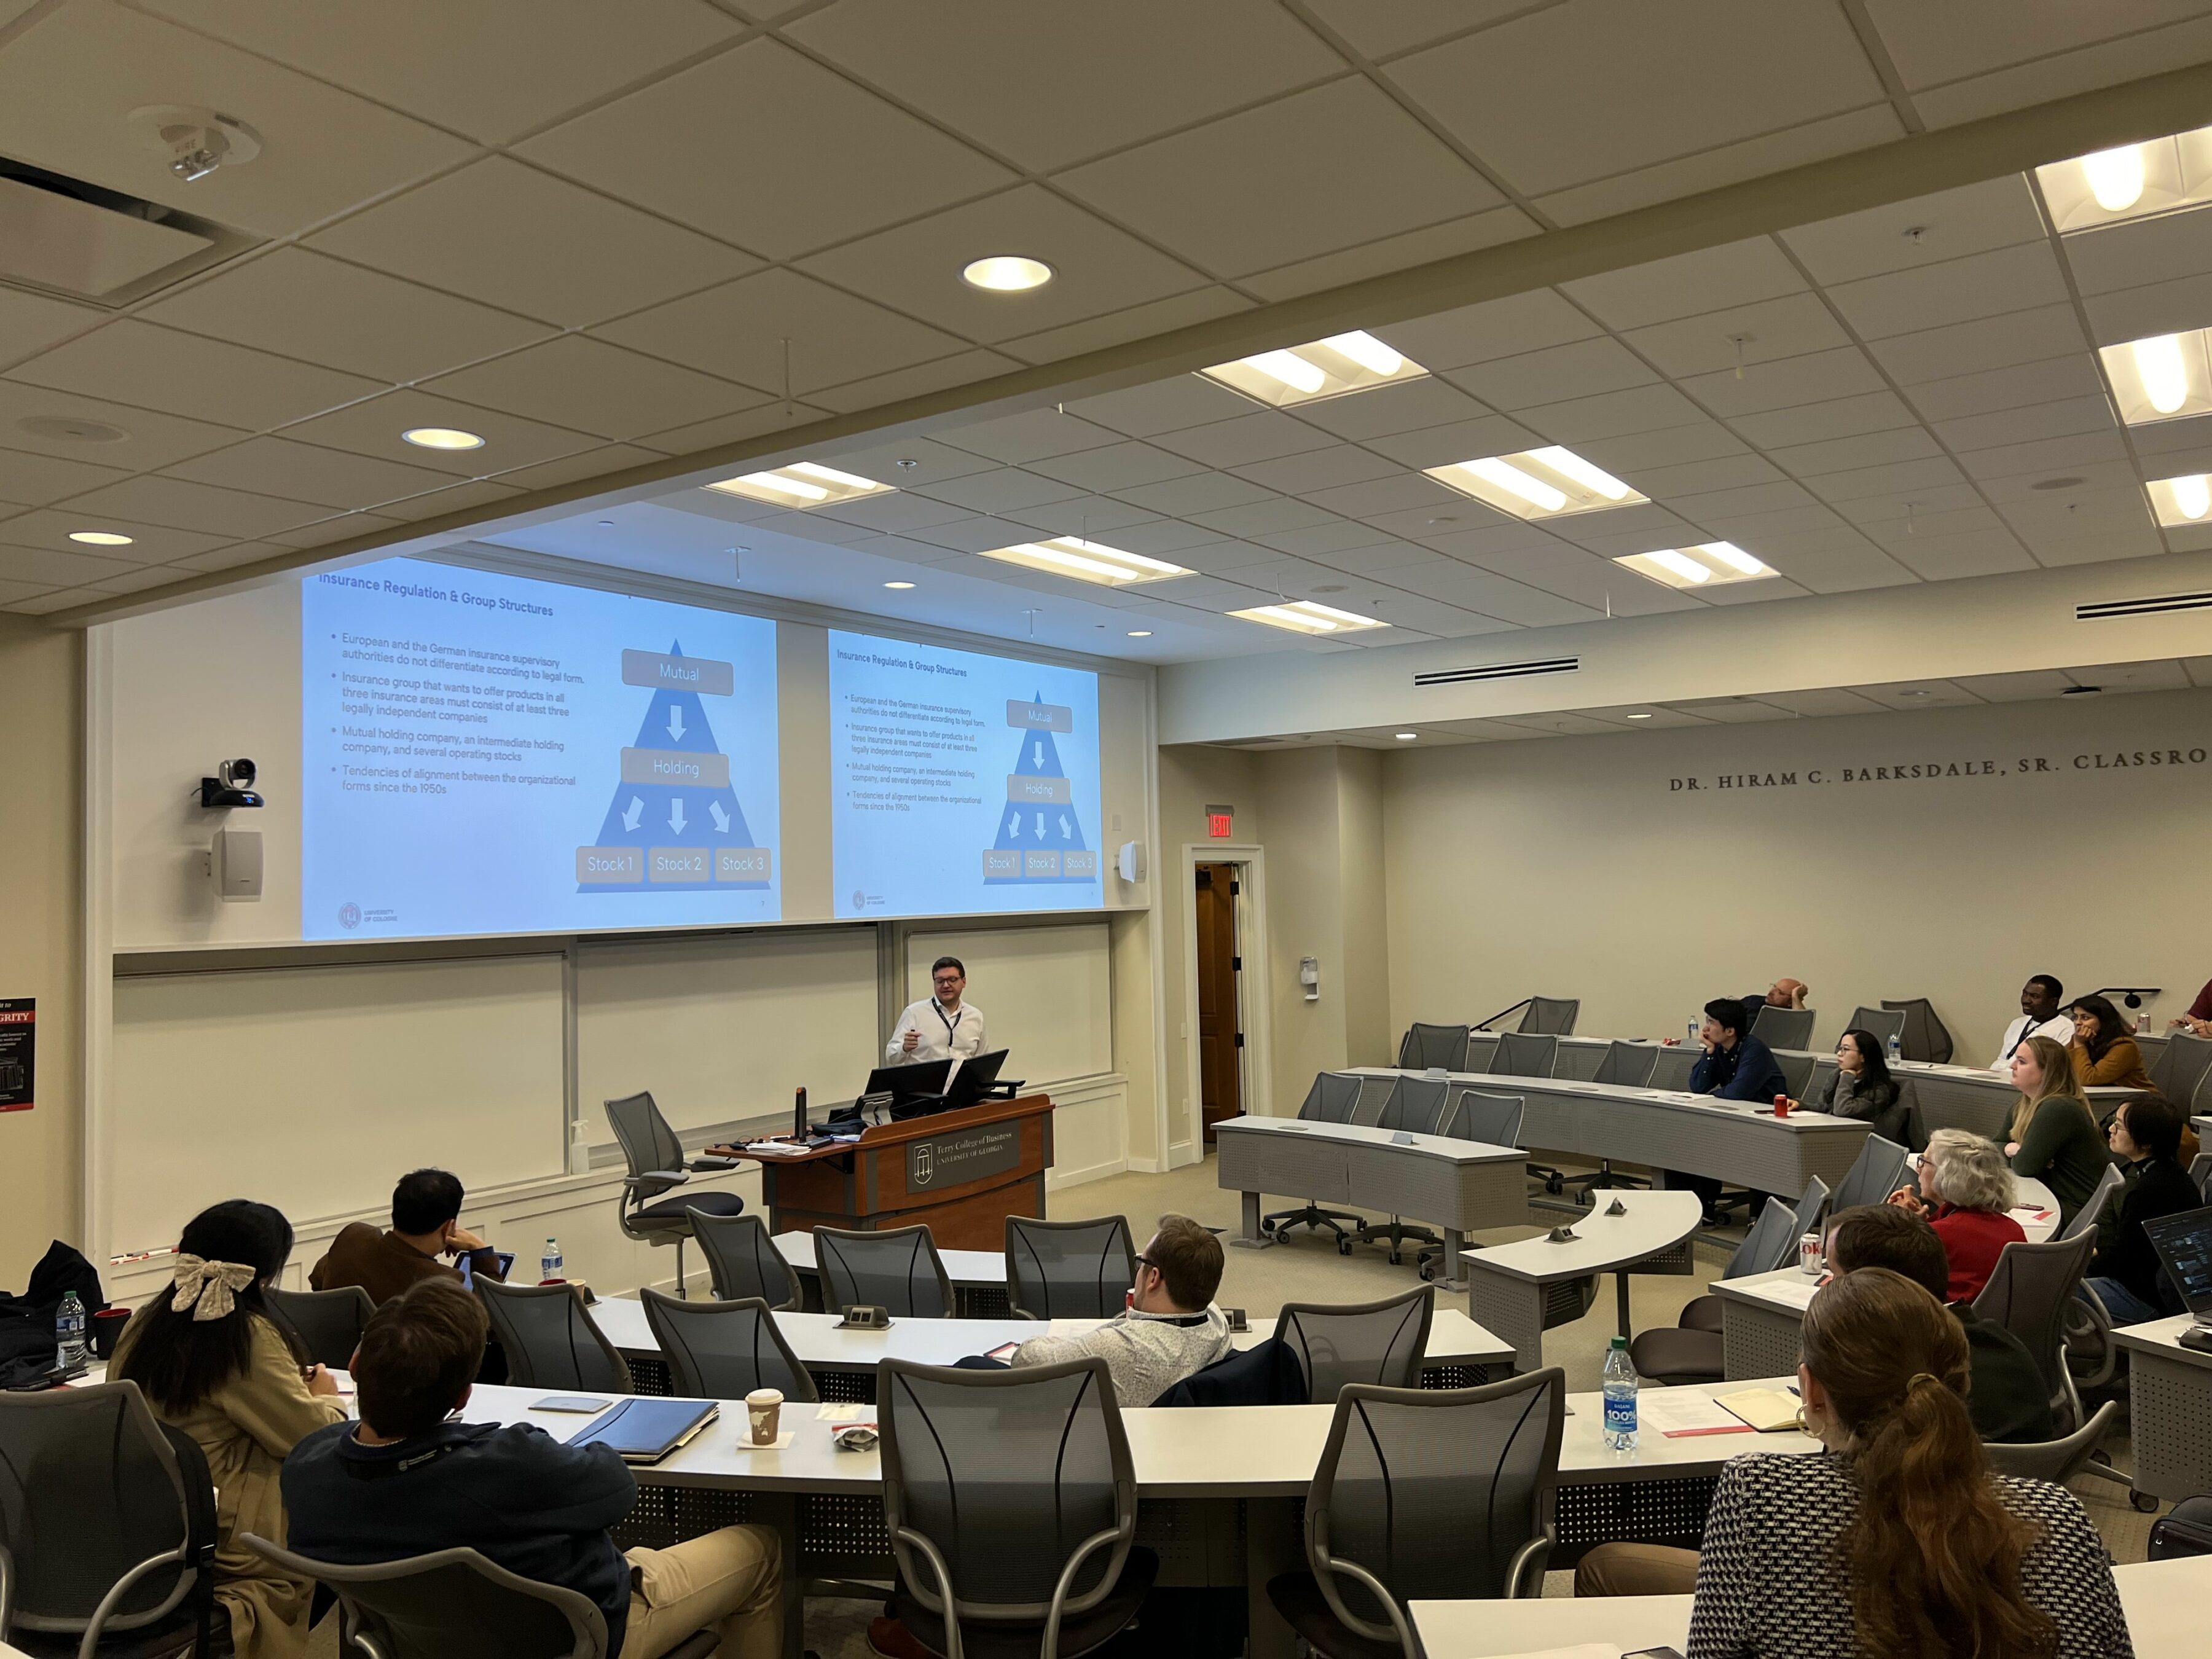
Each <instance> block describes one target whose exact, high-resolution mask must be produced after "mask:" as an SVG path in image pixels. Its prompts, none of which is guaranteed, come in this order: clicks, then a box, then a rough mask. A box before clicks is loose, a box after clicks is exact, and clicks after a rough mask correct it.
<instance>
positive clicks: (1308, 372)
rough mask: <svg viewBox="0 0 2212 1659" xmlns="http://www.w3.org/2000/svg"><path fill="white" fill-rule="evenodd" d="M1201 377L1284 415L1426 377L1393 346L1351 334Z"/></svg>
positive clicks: (1264, 353) (1244, 359) (1252, 358)
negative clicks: (1295, 408) (1297, 407)
mask: <svg viewBox="0 0 2212 1659" xmlns="http://www.w3.org/2000/svg"><path fill="white" fill-rule="evenodd" d="M1199 372H1200V374H1204V375H1205V376H1206V379H1208V380H1218V381H1219V382H1220V383H1221V384H1222V385H1223V386H1227V387H1229V388H1230V389H1231V391H1235V392H1243V394H1244V395H1245V396H1246V397H1248V398H1252V399H1253V400H1254V401H1255V402H1258V403H1263V404H1270V405H1272V406H1273V407H1274V408H1276V409H1286V408H1289V407H1290V406H1291V405H1292V404H1310V403H1318V402H1319V401H1321V399H1322V398H1341V397H1343V396H1344V395H1345V394H1346V392H1366V391H1370V390H1371V389H1372V388H1374V387H1376V386H1395V385H1397V384H1399V383H1400V382H1401V381H1404V380H1421V379H1424V378H1425V376H1426V375H1427V374H1428V372H1429V371H1428V370H1427V369H1425V368H1422V367H1421V366H1420V365H1419V363H1417V362H1414V361H1413V359H1412V358H1411V357H1408V356H1406V354H1405V353H1404V352H1402V351H1401V350H1399V349H1397V348H1396V347H1395V346H1392V345H1387V344H1385V343H1383V341H1381V340H1378V339H1376V337H1374V336H1373V335H1372V334H1369V333H1366V332H1364V331H1361V330H1357V329H1355V330H1354V331H1352V332H1351V333H1349V334H1332V335H1330V336H1329V337H1328V338H1327V339H1326V340H1316V341H1313V342H1312V343H1310V344H1307V345H1302V346H1290V347H1285V348H1284V349H1279V350H1275V351H1262V352H1260V353H1258V354H1257V355H1256V356H1250V357H1239V358H1238V359H1237V361H1236V362H1233V363H1216V364H1215V365H1214V366H1213V367H1212V368H1206V369H1201V370H1200V371H1199Z"/></svg>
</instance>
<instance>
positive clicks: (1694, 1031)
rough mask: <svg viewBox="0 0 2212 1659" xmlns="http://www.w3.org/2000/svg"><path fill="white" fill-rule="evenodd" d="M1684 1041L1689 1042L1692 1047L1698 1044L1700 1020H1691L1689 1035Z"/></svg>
mask: <svg viewBox="0 0 2212 1659" xmlns="http://www.w3.org/2000/svg"><path fill="white" fill-rule="evenodd" d="M1683 1041H1684V1042H1687V1043H1688V1044H1689V1046H1690V1047H1691V1048H1696V1047H1697V1046H1698V1022H1697V1021H1696V1020H1694V1019H1693V1020H1692V1021H1691V1022H1690V1031H1689V1035H1688V1036H1686V1037H1685V1038H1684V1039H1683Z"/></svg>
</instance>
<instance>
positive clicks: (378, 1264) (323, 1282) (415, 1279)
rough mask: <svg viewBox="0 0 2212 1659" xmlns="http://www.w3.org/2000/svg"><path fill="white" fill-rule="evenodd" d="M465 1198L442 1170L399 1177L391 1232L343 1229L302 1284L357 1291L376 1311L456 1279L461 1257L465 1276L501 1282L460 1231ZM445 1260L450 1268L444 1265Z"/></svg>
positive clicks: (486, 1256)
mask: <svg viewBox="0 0 2212 1659" xmlns="http://www.w3.org/2000/svg"><path fill="white" fill-rule="evenodd" d="M465 1196H466V1194H465V1193H464V1192H463V1191H462V1189H461V1183H460V1182H459V1179H458V1178H456V1177H455V1176H451V1175H448V1174H447V1172H446V1171H445V1170H416V1171H415V1172H414V1173H413V1174H412V1175H405V1176H401V1177H400V1178H399V1184H398V1186H397V1187H395V1188H392V1231H389V1232H379V1231H377V1230H376V1229H375V1228H374V1227H373V1226H371V1225H369V1224H368V1222H366V1221H356V1222H353V1223H351V1224H349V1225H347V1226H346V1227H345V1228H344V1229H343V1230H342V1231H340V1232H339V1234H338V1236H337V1237H336V1238H334V1239H332V1240H331V1248H330V1249H329V1250H328V1251H326V1252H325V1255H324V1256H323V1259H322V1260H321V1261H318V1262H317V1263H315V1266H314V1268H313V1271H312V1272H311V1273H308V1275H307V1283H308V1284H310V1285H313V1286H314V1287H315V1289H317V1290H319V1291H335V1290H339V1289H342V1288H343V1287H344V1286H346V1285H360V1286H361V1287H362V1289H363V1290H365V1291H368V1299H369V1300H370V1301H372V1302H374V1303H375V1304H378V1305H379V1306H382V1305H383V1304H385V1303H386V1302H389V1301H390V1300H391V1299H392V1297H395V1296H398V1294H399V1293H400V1292H401V1291H404V1290H405V1289H406V1288H407V1287H408V1286H409V1285H415V1284H418V1283H420V1282H421V1281H422V1280H423V1279H458V1278H459V1277H460V1268H459V1260H460V1259H461V1258H463V1257H465V1258H467V1260H468V1263H469V1270H470V1272H471V1273H482V1274H484V1275H487V1276H488V1277H489V1278H493V1279H500V1278H503V1277H504V1275H503V1274H502V1273H501V1272H500V1267H499V1258H498V1256H497V1255H496V1254H495V1252H494V1251H493V1249H492V1248H491V1247H490V1246H489V1245H488V1244H486V1243H484V1242H483V1240H482V1239H481V1238H478V1237H477V1236H476V1235H475V1234H474V1233H472V1232H471V1231H469V1230H468V1229H467V1228H465V1227H464V1226H462V1225H461V1222H460V1215H461V1200H462V1199H463V1198H464V1197H465ZM448 1256H451V1257H453V1258H454V1265H453V1266H448V1265H447V1261H446V1258H447V1257H448Z"/></svg>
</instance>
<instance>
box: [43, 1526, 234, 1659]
mask: <svg viewBox="0 0 2212 1659" xmlns="http://www.w3.org/2000/svg"><path fill="white" fill-rule="evenodd" d="M189 1559H191V1541H190V1540H187V1541H185V1542H184V1543H181V1544H179V1545H178V1546H177V1547H176V1548H174V1549H173V1550H163V1551H162V1552H161V1553H160V1554H159V1555H149V1556H148V1557H147V1558H146V1559H144V1560H143V1561H141V1562H140V1563H139V1564H138V1565H137V1566H135V1567H133V1568H131V1571H128V1572H126V1573H125V1574H124V1575H123V1577H120V1578H118V1579H117V1580H116V1581H115V1582H114V1583H112V1584H110V1585H109V1586H108V1587H107V1594H106V1595H103V1596H101V1597H100V1605H99V1606H98V1607H94V1609H93V1610H92V1622H91V1623H90V1624H88V1625H87V1626H85V1627H84V1639H83V1640H82V1642H80V1643H78V1644H77V1650H76V1656H77V1659H97V1656H98V1654H99V1652H100V1635H101V1633H102V1632H104V1631H106V1628H107V1621H108V1620H110V1619H112V1618H113V1617H114V1616H115V1609H116V1608H117V1607H118V1606H120V1605H121V1604H122V1601H123V1598H124V1597H125V1595H129V1594H130V1593H131V1590H132V1589H134V1588H136V1587H137V1583H138V1581H139V1580H140V1579H141V1578H143V1577H145V1576H146V1575H147V1574H148V1573H149V1572H151V1571H154V1569H155V1568H156V1567H166V1566H171V1565H175V1564H176V1563H178V1562H180V1561H185V1560H189ZM211 1570H212V1569H203V1571H211Z"/></svg>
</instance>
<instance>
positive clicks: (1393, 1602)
mask: <svg viewBox="0 0 2212 1659" xmlns="http://www.w3.org/2000/svg"><path fill="white" fill-rule="evenodd" d="M1323 1559H1324V1563H1325V1565H1327V1566H1328V1571H1330V1572H1331V1573H1339V1572H1340V1573H1342V1574H1344V1575H1345V1577H1347V1578H1354V1579H1357V1580H1358V1582H1359V1583H1363V1584H1364V1585H1365V1586H1366V1587H1367V1589H1368V1591H1369V1593H1370V1594H1371V1595H1373V1596H1374V1597H1375V1599H1376V1601H1380V1602H1381V1603H1382V1604H1383V1612H1385V1613H1389V1615H1390V1629H1391V1631H1392V1632H1393V1633H1395V1635H1396V1637H1397V1638H1398V1646H1399V1649H1400V1650H1401V1652H1403V1653H1404V1655H1405V1656H1406V1659H1421V1649H1420V1644H1419V1643H1417V1642H1416V1641H1414V1639H1413V1626H1411V1625H1409V1624H1407V1622H1406V1610H1405V1609H1404V1608H1403V1607H1400V1606H1399V1605H1398V1598H1397V1597H1396V1596H1395V1595H1391V1594H1390V1588H1389V1585H1387V1584H1385V1583H1383V1581H1382V1580H1381V1579H1380V1578H1377V1577H1376V1576H1375V1575H1374V1574H1373V1573H1371V1572H1370V1571H1367V1569H1366V1568H1364V1567H1363V1566H1361V1565H1359V1563H1358V1562H1357V1561H1347V1560H1345V1559H1342V1558H1341V1557H1339V1556H1334V1555H1331V1556H1328V1557H1325V1558H1323ZM1321 1586H1322V1596H1323V1598H1324V1599H1325V1600H1327V1601H1328V1602H1329V1604H1330V1607H1331V1611H1333V1612H1334V1613H1336V1614H1337V1615H1338V1616H1339V1617H1340V1618H1341V1619H1342V1620H1344V1621H1345V1622H1346V1625H1348V1626H1350V1627H1351V1628H1352V1629H1353V1630H1355V1631H1358V1632H1359V1633H1360V1634H1361V1635H1363V1636H1364V1635H1365V1634H1366V1633H1367V1621H1366V1620H1364V1619H1355V1618H1354V1617H1352V1609H1351V1608H1349V1607H1346V1606H1345V1605H1344V1603H1343V1602H1342V1601H1340V1600H1339V1599H1338V1598H1337V1595H1336V1589H1335V1587H1334V1585H1332V1584H1331V1583H1329V1582H1328V1578H1327V1577H1323V1578H1322V1581H1321Z"/></svg>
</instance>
